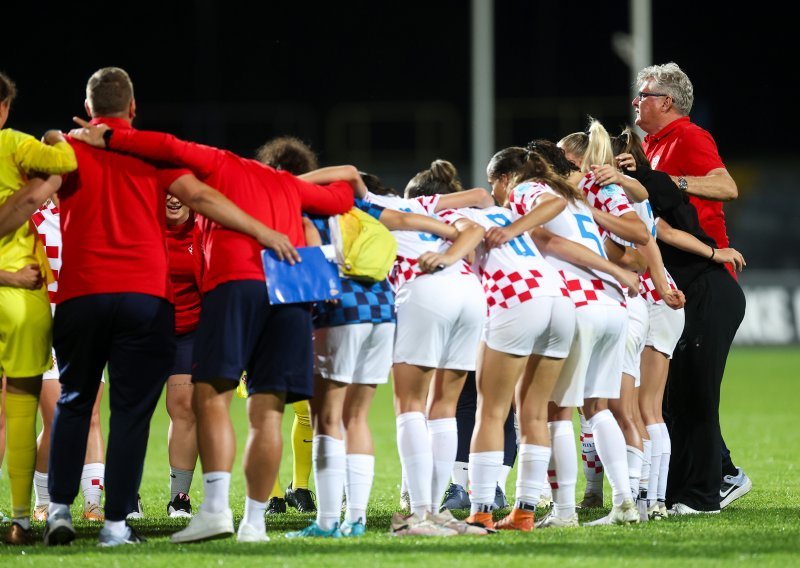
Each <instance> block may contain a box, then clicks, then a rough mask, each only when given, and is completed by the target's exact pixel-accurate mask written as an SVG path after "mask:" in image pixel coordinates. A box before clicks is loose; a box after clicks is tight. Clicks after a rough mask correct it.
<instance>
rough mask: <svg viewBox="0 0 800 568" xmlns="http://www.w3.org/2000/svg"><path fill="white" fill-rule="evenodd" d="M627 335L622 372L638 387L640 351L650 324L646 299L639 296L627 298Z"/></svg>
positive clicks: (640, 361) (642, 348)
mask: <svg viewBox="0 0 800 568" xmlns="http://www.w3.org/2000/svg"><path fill="white" fill-rule="evenodd" d="M626 303H627V304H628V335H627V339H626V340H625V356H624V358H623V360H622V372H623V373H625V374H626V375H630V376H631V377H633V379H634V384H635V385H636V386H637V387H638V386H639V381H640V380H641V373H640V371H639V370H640V369H641V363H642V351H643V350H644V341H645V339H647V330H648V327H649V325H650V316H649V315H648V303H647V300H645V299H644V298H642V297H641V296H636V297H635V298H628V300H627V302H626Z"/></svg>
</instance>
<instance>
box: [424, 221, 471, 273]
mask: <svg viewBox="0 0 800 568" xmlns="http://www.w3.org/2000/svg"><path fill="white" fill-rule="evenodd" d="M453 224H454V225H455V228H456V229H458V237H456V240H455V241H453V244H452V245H451V246H450V248H449V249H447V251H446V252H444V253H437V252H426V253H423V254H422V255H421V256H420V257H419V258H418V259H417V261H418V262H419V265H420V267H421V268H422V270H424V271H425V272H436V271H437V270H440V269H442V268H444V267H446V266H450V265H451V264H453V263H455V262H457V261H459V260H461V259H462V258H464V257H465V256H467V255H468V254H469V253H471V252H472V251H474V250H475V248H476V247H477V246H478V245H479V244H480V242H481V241H482V240H483V235H484V233H485V231H484V230H483V227H481V226H480V225H478V224H477V223H474V222H472V221H470V220H469V219H459V220H457V221H456V222H455V223H453Z"/></svg>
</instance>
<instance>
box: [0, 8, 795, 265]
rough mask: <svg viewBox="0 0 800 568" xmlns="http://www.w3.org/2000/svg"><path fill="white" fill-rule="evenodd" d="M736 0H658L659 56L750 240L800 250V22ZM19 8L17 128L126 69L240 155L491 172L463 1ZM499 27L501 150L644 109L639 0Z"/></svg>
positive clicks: (734, 218)
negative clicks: (633, 12) (633, 70)
mask: <svg viewBox="0 0 800 568" xmlns="http://www.w3.org/2000/svg"><path fill="white" fill-rule="evenodd" d="M734 6H735V4H733V3H721V2H702V1H694V2H654V3H653V7H652V13H653V62H654V63H665V62H667V61H675V62H677V63H678V64H679V65H681V67H682V68H683V69H684V70H685V71H686V72H687V74H688V75H689V77H690V78H691V80H692V82H693V83H694V87H695V105H694V109H693V110H692V118H693V120H694V121H695V122H697V123H699V124H700V125H701V126H703V127H704V128H706V129H708V130H709V131H710V132H711V133H712V135H713V136H714V137H715V139H716V141H717V144H718V147H719V150H720V154H721V155H722V157H723V160H724V161H725V162H726V165H728V167H729V169H730V170H731V172H732V174H733V175H734V177H735V178H736V179H737V182H738V183H739V187H740V192H741V197H740V199H739V200H738V201H737V202H735V203H734V204H730V205H726V211H728V215H729V220H730V229H731V234H732V236H733V237H734V239H733V240H734V244H735V245H736V246H739V247H740V249H741V250H743V251H744V252H746V253H748V254H750V255H751V256H752V255H758V256H762V255H763V256H764V257H765V260H764V262H765V263H766V264H770V263H771V264H772V265H775V266H797V259H796V257H797V255H796V253H795V254H791V255H789V254H786V253H785V252H784V254H782V255H781V254H778V255H776V254H772V255H770V256H769V258H767V254H768V251H769V250H772V249H773V248H775V247H776V246H777V245H778V244H780V247H781V249H782V250H784V251H785V249H786V248H787V247H786V243H785V241H786V239H787V238H788V239H789V241H790V243H791V242H793V243H800V234H798V231H800V229H798V228H796V227H798V225H800V224H798V223H796V221H794V220H793V219H795V218H796V216H795V215H794V211H796V209H793V208H791V207H787V208H785V209H786V210H785V211H784V210H780V211H778V212H776V211H775V207H774V202H773V200H774V199H789V200H793V199H796V198H795V197H794V195H795V190H794V184H793V179H794V176H793V175H792V169H793V160H794V159H795V156H796V154H797V153H798V150H800V129H798V125H800V121H798V119H797V117H796V116H795V113H794V108H795V106H796V105H795V104H794V103H793V101H794V100H795V99H797V98H798V97H797V95H795V94H794V93H795V90H794V87H793V86H792V85H793V83H794V80H793V79H792V76H793V74H794V73H795V71H794V69H795V67H796V64H795V62H794V61H795V59H796V58H797V55H798V52H800V50H798V48H797V47H796V46H795V45H794V37H795V35H796V34H795V33H794V32H793V31H792V30H791V29H790V25H791V24H790V21H791V18H789V17H787V16H786V15H785V14H781V13H779V12H773V13H769V14H764V15H762V13H761V12H760V11H759V10H758V9H757V8H748V10H747V11H738V10H736V9H735V8H734ZM770 8H771V7H770ZM775 9H776V10H778V9H779V8H778V7H777V5H776V6H775ZM4 12H5V15H4V17H3V18H2V20H0V25H2V36H0V37H2V48H0V49H1V51H0V53H1V55H0V69H2V70H4V71H5V72H6V73H8V74H9V75H10V76H11V77H12V78H13V79H14V80H15V81H16V82H17V86H18V89H19V96H18V99H17V101H16V102H15V104H14V106H13V108H12V113H11V117H10V119H9V122H8V124H7V126H10V127H13V128H17V129H19V130H23V131H27V132H30V133H32V134H36V135H40V134H41V133H42V132H43V131H44V130H45V129H46V128H61V129H68V128H69V127H70V117H71V116H72V115H73V114H82V113H83V100H84V88H85V84H86V80H87V79H88V77H89V76H90V75H91V73H92V72H94V71H95V70H96V69H98V68H100V67H104V66H112V65H114V66H119V67H123V68H125V69H126V70H127V71H128V72H129V73H130V75H131V77H132V79H133V81H134V85H135V90H136V99H137V104H138V117H137V119H136V122H135V124H136V126H138V127H139V128H147V129H158V130H167V131H170V132H172V133H174V134H176V135H178V136H181V137H185V138H189V139H193V140H197V141H200V142H204V143H208V144H213V145H216V146H220V147H224V148H228V149H231V150H233V151H236V152H237V153H240V154H242V155H244V156H252V155H253V152H254V150H255V149H256V148H257V147H258V146H259V145H260V144H262V143H263V142H265V141H266V140H268V139H269V138H271V137H273V136H277V135H281V134H293V135H297V136H299V137H301V138H303V139H304V140H305V141H306V142H308V143H310V144H311V146H312V147H313V148H314V149H315V150H316V151H317V152H318V153H319V154H320V159H321V162H322V163H323V164H331V163H343V162H347V163H353V164H355V165H357V166H358V167H359V168H361V169H363V170H369V171H372V172H373V173H376V174H378V175H380V176H382V177H384V179H385V180H387V181H389V182H390V183H392V184H394V185H396V186H400V187H402V186H404V185H405V181H407V180H408V179H410V178H411V177H412V176H413V174H414V173H416V172H417V171H419V170H421V169H423V168H426V167H427V166H428V165H429V164H430V162H431V161H432V160H433V159H435V158H446V159H449V160H451V161H453V162H454V163H455V164H456V165H457V166H458V167H459V170H460V172H461V174H462V178H463V179H464V181H465V182H466V183H467V184H482V185H485V180H483V179H475V180H473V179H471V177H472V176H471V170H470V160H471V156H470V136H471V127H470V114H469V109H470V96H469V89H470V6H469V2H468V1H466V0H463V1H456V0H429V1H427V2H422V1H417V0H413V1H406V2H388V1H384V2H375V1H372V2H362V1H354V2H338V3H325V4H321V5H318V3H316V2H315V3H310V2H282V3H274V2H255V1H253V0H251V1H250V2H237V1H228V2H222V1H212V0H197V1H194V2H188V1H184V2H168V1H166V0H165V1H163V2H160V3H155V2H141V3H116V2H115V3H109V2H96V1H90V2H59V3H56V2H36V3H26V4H25V5H12V4H10V5H9V6H6V7H4ZM494 29H495V73H496V77H495V93H496V97H497V103H496V104H497V108H496V114H497V121H496V130H495V135H496V146H497V148H500V147H503V146H507V145H511V144H523V143H525V142H526V141H528V140H530V139H532V138H536V137H547V138H554V139H558V138H560V137H561V136H563V135H564V134H567V133H569V132H571V131H575V130H580V129H582V128H584V127H585V125H586V120H587V118H586V117H587V115H589V114H591V115H593V116H595V117H596V118H598V119H600V120H601V121H603V122H604V124H605V125H606V126H607V128H608V129H609V131H611V132H612V133H615V132H616V131H618V130H619V127H620V126H622V125H623V123H624V122H626V121H628V120H630V98H631V97H630V90H631V84H630V83H631V80H630V71H629V69H628V67H627V65H626V64H625V63H623V61H622V60H621V59H620V58H619V57H618V56H617V55H616V54H615V53H614V51H613V50H612V48H611V37H612V34H614V33H615V32H629V31H630V30H629V15H628V2H627V1H612V2H591V3H590V2H582V1H562V2H556V1H511V0H496V2H495V26H494ZM488 158H489V156H481V157H479V159H480V160H481V161H486V160H488ZM776 192H777V193H776ZM778 209H781V208H778ZM744 211H748V213H747V214H745V213H744ZM776 215H777V216H776ZM776 227H785V228H788V234H789V236H788V237H787V230H782V231H780V235H777V234H773V233H776ZM754 231H755V232H754ZM792 231H794V232H792ZM737 235H740V236H739V238H738V239H737V238H736V237H737ZM754 235H755V236H754ZM778 238H780V239H782V241H781V242H780V243H778V242H777V240H776V239H778ZM792 248H793V247H792ZM793 250H796V248H793Z"/></svg>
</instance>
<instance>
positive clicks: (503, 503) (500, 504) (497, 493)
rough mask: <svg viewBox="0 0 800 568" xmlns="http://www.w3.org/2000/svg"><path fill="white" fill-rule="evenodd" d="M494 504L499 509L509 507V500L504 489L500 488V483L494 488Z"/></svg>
mask: <svg viewBox="0 0 800 568" xmlns="http://www.w3.org/2000/svg"><path fill="white" fill-rule="evenodd" d="M494 506H495V507H497V508H498V509H505V508H506V507H508V500H507V499H506V494H505V493H503V490H502V489H500V485H498V486H497V488H496V489H495V490H494Z"/></svg>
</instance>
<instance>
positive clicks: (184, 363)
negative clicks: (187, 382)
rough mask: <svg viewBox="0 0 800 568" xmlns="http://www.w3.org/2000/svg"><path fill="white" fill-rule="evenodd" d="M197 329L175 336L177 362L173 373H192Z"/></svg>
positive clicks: (171, 373)
mask: <svg viewBox="0 0 800 568" xmlns="http://www.w3.org/2000/svg"><path fill="white" fill-rule="evenodd" d="M196 331H197V330H196V329H195V330H192V331H190V332H189V333H184V334H182V335H176V336H175V363H174V364H173V365H172V371H171V372H170V374H169V376H170V377H171V376H172V375H191V374H192V348H193V347H194V336H195V332H196Z"/></svg>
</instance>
